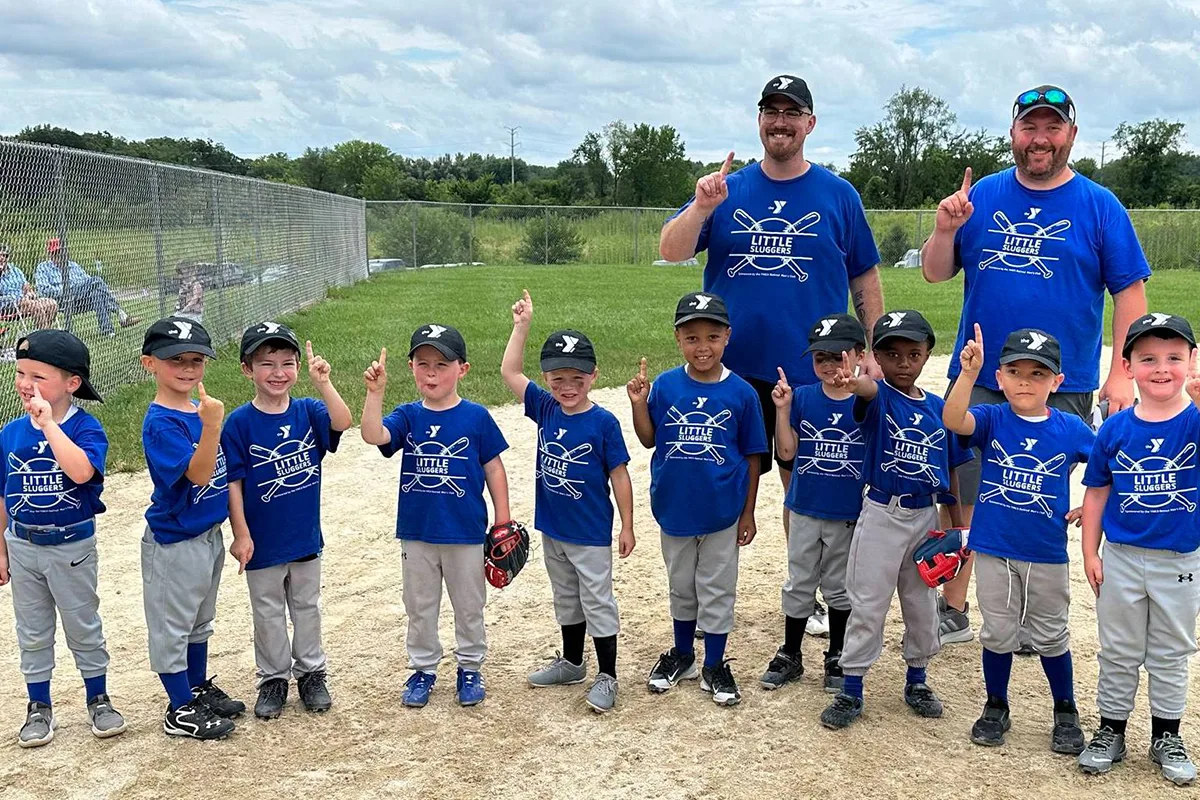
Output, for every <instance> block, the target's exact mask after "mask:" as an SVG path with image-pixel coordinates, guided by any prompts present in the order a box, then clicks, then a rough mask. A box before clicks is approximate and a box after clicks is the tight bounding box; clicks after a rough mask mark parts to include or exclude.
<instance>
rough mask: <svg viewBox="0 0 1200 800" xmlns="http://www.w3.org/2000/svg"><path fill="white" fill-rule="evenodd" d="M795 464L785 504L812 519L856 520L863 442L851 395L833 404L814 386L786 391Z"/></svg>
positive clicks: (818, 384)
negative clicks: (855, 418)
mask: <svg viewBox="0 0 1200 800" xmlns="http://www.w3.org/2000/svg"><path fill="white" fill-rule="evenodd" d="M791 423H792V430H794V431H795V432H796V460H795V466H794V468H793V470H792V482H791V484H790V485H789V486H788V490H787V498H786V499H785V500H784V505H786V506H787V507H788V508H789V509H791V510H792V511H795V512H796V513H797V514H804V515H806V516H809V517H817V518H818V519H845V520H850V519H858V514H859V512H860V511H861V510H862V496H863V451H864V448H863V438H862V431H860V430H859V429H858V423H857V422H855V421H854V397H853V396H851V397H847V398H846V399H844V400H833V399H830V397H829V396H828V395H827V394H825V390H824V388H823V386H822V384H820V383H812V384H809V385H808V386H800V387H798V388H797V389H796V390H795V391H794V392H793V393H792V408H791Z"/></svg>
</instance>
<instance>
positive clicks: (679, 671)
mask: <svg viewBox="0 0 1200 800" xmlns="http://www.w3.org/2000/svg"><path fill="white" fill-rule="evenodd" d="M698 677H700V670H698V669H696V654H695V653H681V652H679V651H678V650H676V649H675V648H674V647H672V648H671V649H670V650H668V651H667V652H665V653H663V654H662V655H660V656H659V657H658V661H657V663H655V665H654V669H652V670H651V671H650V679H649V681H648V682H647V683H648V685H649V687H650V691H652V692H655V693H656V694H661V693H662V692H665V691H667V690H668V689H670V688H671V687H673V686H674V685H675V684H677V683H679V682H680V681H690V680H695V679H696V678H698Z"/></svg>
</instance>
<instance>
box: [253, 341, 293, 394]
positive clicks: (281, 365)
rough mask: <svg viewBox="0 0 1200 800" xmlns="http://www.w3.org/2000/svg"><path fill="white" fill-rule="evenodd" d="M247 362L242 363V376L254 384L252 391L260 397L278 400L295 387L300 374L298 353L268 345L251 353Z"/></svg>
mask: <svg viewBox="0 0 1200 800" xmlns="http://www.w3.org/2000/svg"><path fill="white" fill-rule="evenodd" d="M249 360H250V363H249V364H247V363H246V362H244V361H243V362H242V374H243V375H245V376H246V377H247V378H249V379H250V380H251V381H253V382H254V389H255V391H257V392H258V393H259V394H260V395H262V396H264V397H270V398H272V399H279V398H282V397H285V396H286V395H287V393H288V392H289V391H291V388H292V387H293V386H295V385H296V379H297V377H298V376H299V374H300V353H299V352H298V351H296V350H292V349H291V348H288V347H281V348H276V347H273V346H272V345H271V344H270V343H268V344H264V345H263V346H261V347H259V348H258V349H257V350H255V351H254V352H253V353H251V354H250V359H249Z"/></svg>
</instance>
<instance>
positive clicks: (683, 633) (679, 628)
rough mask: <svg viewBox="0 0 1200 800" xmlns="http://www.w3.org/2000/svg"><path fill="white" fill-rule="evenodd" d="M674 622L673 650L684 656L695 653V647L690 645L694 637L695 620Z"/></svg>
mask: <svg viewBox="0 0 1200 800" xmlns="http://www.w3.org/2000/svg"><path fill="white" fill-rule="evenodd" d="M674 622H675V649H676V650H678V651H679V652H680V653H683V654H684V655H687V654H689V653H694V652H696V648H695V645H693V644H692V641H693V637H694V636H695V635H696V620H694V619H677V620H674Z"/></svg>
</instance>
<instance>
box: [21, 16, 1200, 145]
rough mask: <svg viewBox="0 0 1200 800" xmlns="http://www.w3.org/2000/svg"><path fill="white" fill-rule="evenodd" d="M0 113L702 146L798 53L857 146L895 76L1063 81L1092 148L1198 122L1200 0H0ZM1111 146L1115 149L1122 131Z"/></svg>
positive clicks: (182, 128) (973, 92)
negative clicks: (649, 138)
mask: <svg viewBox="0 0 1200 800" xmlns="http://www.w3.org/2000/svg"><path fill="white" fill-rule="evenodd" d="M0 31H3V35H2V36H0V98H2V101H0V133H15V132H17V131H18V130H20V129H21V128H22V127H24V126H26V125H32V124H38V123H52V124H55V125H61V126H65V127H69V128H73V129H76V130H100V129H103V130H108V131H111V132H112V133H114V134H118V135H121V136H125V137H129V138H138V139H140V138H145V137H149V136H186V137H203V138H212V139H215V140H217V141H220V142H223V143H224V144H225V145H226V146H227V147H229V148H230V149H231V150H233V151H234V152H236V153H238V154H241V155H248V156H252V155H259V154H262V153H267V152H273V151H277V150H284V151H287V152H289V153H292V154H297V153H299V152H300V151H302V150H303V149H304V148H305V147H306V146H319V145H332V144H336V143H337V142H340V141H343V140H346V139H351V138H362V139H369V140H374V141H379V142H382V143H384V144H386V145H387V146H389V147H390V148H392V149H393V150H395V151H396V152H399V153H402V154H404V155H407V156H432V155H437V154H440V153H443V152H446V151H451V152H454V151H464V152H470V151H480V152H490V153H505V154H507V152H508V142H509V137H508V132H507V131H506V130H505V126H520V128H521V130H520V132H519V133H518V140H519V141H520V142H521V146H520V148H519V150H518V152H519V154H520V155H521V156H522V157H523V158H526V159H527V160H530V161H532V162H535V163H546V164H553V163H556V162H557V161H559V160H560V159H563V158H566V157H569V155H570V152H571V150H572V149H573V147H574V146H575V145H576V144H578V142H579V140H580V139H581V138H582V136H583V134H584V133H585V132H586V131H588V130H598V129H599V128H600V127H602V126H603V125H604V124H606V123H607V122H610V121H612V120H614V119H624V120H626V121H628V122H649V123H652V124H655V125H660V124H664V123H665V124H671V125H674V126H675V127H676V128H677V129H678V130H679V131H680V132H681V134H682V135H683V138H684V140H685V141H686V142H687V147H688V154H689V156H691V157H693V158H703V159H705V160H715V159H716V158H718V157H719V156H721V155H723V154H724V152H725V151H726V150H728V149H730V148H733V149H735V150H737V151H738V152H739V154H741V155H744V156H747V157H748V156H750V155H754V154H755V153H756V152H757V151H758V150H759V149H760V146H759V143H758V140H757V135H756V133H755V127H754V109H755V104H756V102H757V99H758V94H759V92H760V91H761V88H762V85H763V84H764V83H765V82H766V80H767V79H768V78H770V77H771V76H772V75H775V74H778V73H783V72H788V73H793V74H797V75H800V76H802V77H804V78H805V79H806V80H807V81H808V82H809V85H810V86H811V88H812V90H813V95H814V105H815V106H816V111H817V115H818V119H819V124H818V128H817V131H816V132H815V133H814V135H813V137H812V138H810V140H809V142H810V145H809V150H808V155H809V157H810V158H813V159H816V160H820V161H833V162H835V163H838V164H839V165H845V163H846V161H847V159H848V156H849V154H850V153H851V152H852V151H853V150H854V138H853V133H854V129H855V128H856V127H858V126H860V125H864V124H870V123H872V122H874V121H876V120H878V119H879V118H880V116H881V113H882V112H881V107H882V105H883V104H884V103H885V102H886V100H887V98H888V97H889V96H890V95H892V94H893V93H894V92H895V91H897V90H898V89H899V88H900V86H901V85H902V84H907V85H909V86H914V85H916V86H921V87H924V88H926V89H928V90H930V91H932V92H933V93H934V94H936V95H938V96H940V97H942V98H944V99H945V100H947V101H948V102H949V103H950V105H951V107H952V108H953V109H954V111H955V112H956V113H957V114H958V117H959V122H960V123H961V124H963V125H965V126H968V127H971V128H977V127H981V126H982V127H987V128H989V129H991V130H993V131H995V132H996V133H1002V132H1004V131H1005V130H1006V129H1007V125H1008V119H1009V117H1008V113H1009V109H1010V108H1011V103H1012V98H1013V97H1014V96H1015V95H1016V94H1017V92H1019V91H1020V90H1022V89H1025V88H1029V87H1030V86H1033V85H1036V84H1040V83H1058V84H1060V85H1062V86H1064V87H1066V88H1067V89H1068V91H1070V92H1071V93H1072V95H1073V96H1074V97H1075V99H1076V102H1077V104H1078V105H1079V106H1080V114H1079V117H1080V119H1079V121H1080V134H1079V144H1078V146H1077V148H1076V154H1077V155H1096V156H1098V155H1099V152H1100V142H1102V141H1103V140H1105V139H1107V138H1108V137H1109V136H1110V135H1111V133H1112V130H1113V128H1115V127H1116V125H1117V124H1118V123H1119V122H1121V121H1122V120H1128V121H1130V122H1136V121H1141V120H1144V119H1148V118H1151V117H1155V116H1162V117H1166V118H1168V119H1173V120H1175V119H1177V120H1181V121H1183V122H1185V123H1187V126H1188V131H1189V133H1190V139H1191V141H1192V142H1200V0H1175V1H1174V2H1168V1H1167V0H1141V1H1140V2H1138V3H1137V4H1136V12H1134V11H1131V7H1130V6H1129V4H1128V3H1127V2H1125V1H1124V0H1097V1H1095V2H1093V1H1091V0H1036V1H1035V0H1009V2H1005V3H1000V2H993V1H991V0H792V1H791V2H782V1H776V0H759V2H740V1H735V0H607V1H606V2H592V0H421V2H415V1H414V0H90V1H89V0H0ZM1108 153H1109V154H1111V153H1112V149H1111V146H1110V147H1109V150H1108Z"/></svg>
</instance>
